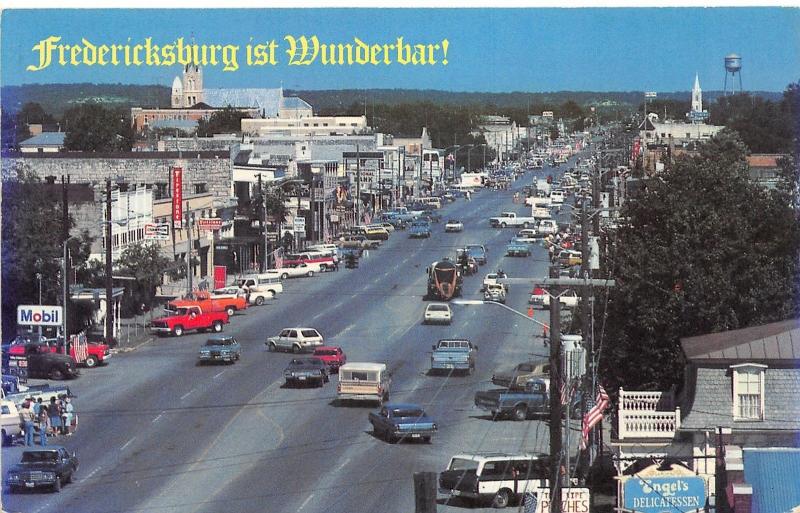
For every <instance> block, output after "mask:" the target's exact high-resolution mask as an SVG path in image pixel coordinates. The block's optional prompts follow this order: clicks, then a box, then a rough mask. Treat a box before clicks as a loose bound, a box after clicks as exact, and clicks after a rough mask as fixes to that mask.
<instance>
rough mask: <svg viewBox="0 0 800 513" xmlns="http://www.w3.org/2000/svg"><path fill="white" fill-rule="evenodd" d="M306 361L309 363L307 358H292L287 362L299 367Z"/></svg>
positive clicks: (291, 365)
mask: <svg viewBox="0 0 800 513" xmlns="http://www.w3.org/2000/svg"><path fill="white" fill-rule="evenodd" d="M307 363H310V360H308V359H307V358H294V359H292V361H291V362H289V366H290V367H299V366H301V365H306V364H307Z"/></svg>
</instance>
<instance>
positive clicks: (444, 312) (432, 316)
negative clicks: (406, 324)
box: [422, 303, 453, 324]
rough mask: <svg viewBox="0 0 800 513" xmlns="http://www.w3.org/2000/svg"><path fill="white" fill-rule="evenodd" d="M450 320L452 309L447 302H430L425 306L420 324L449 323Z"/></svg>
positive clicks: (451, 319)
mask: <svg viewBox="0 0 800 513" xmlns="http://www.w3.org/2000/svg"><path fill="white" fill-rule="evenodd" d="M451 322H453V311H452V310H451V309H450V305H448V304H447V303H431V304H429V305H428V306H426V307H425V315H424V316H423V317H422V324H433V323H437V324H438V323H442V324H450V323H451Z"/></svg>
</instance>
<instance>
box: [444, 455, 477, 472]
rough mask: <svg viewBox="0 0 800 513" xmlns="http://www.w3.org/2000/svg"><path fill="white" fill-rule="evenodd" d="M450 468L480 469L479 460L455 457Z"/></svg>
mask: <svg viewBox="0 0 800 513" xmlns="http://www.w3.org/2000/svg"><path fill="white" fill-rule="evenodd" d="M448 470H478V462H477V461H473V460H467V459H463V458H453V461H451V462H450V467H449V469H448Z"/></svg>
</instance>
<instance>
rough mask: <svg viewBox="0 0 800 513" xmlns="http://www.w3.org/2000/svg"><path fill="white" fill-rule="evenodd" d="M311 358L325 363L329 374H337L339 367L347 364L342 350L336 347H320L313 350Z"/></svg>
mask: <svg viewBox="0 0 800 513" xmlns="http://www.w3.org/2000/svg"><path fill="white" fill-rule="evenodd" d="M313 356H314V358H319V359H320V360H322V361H323V362H325V365H327V366H328V367H329V368H330V369H331V372H339V367H341V366H342V365H344V364H345V363H347V356H345V354H344V351H342V348H341V347H337V346H320V347H318V348H316V349H314V355H313Z"/></svg>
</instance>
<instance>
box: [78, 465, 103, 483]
mask: <svg viewBox="0 0 800 513" xmlns="http://www.w3.org/2000/svg"><path fill="white" fill-rule="evenodd" d="M101 468H102V467H97V468H96V469H94V470H92V471H91V472H89V474H88V475H87V476H86V477H84V478H83V479H82V480H81V481H86V480H88V479H91V478H92V476H93V475H95V474H97V473H98V472H100V469H101Z"/></svg>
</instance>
